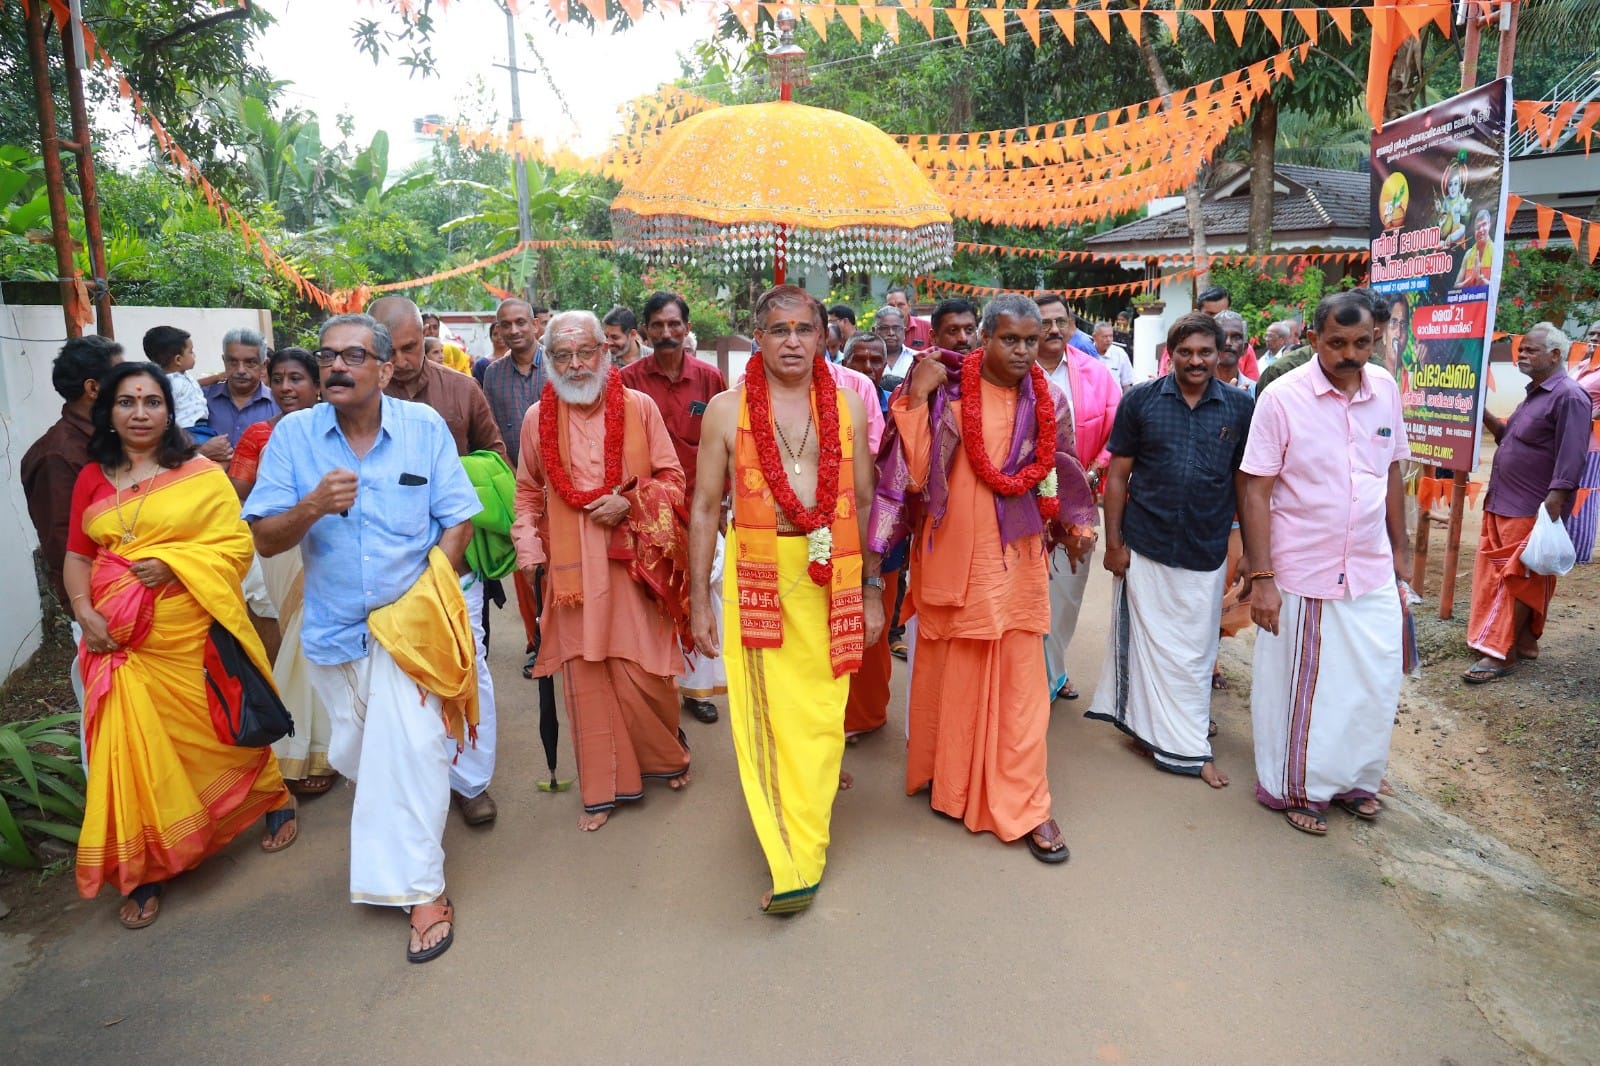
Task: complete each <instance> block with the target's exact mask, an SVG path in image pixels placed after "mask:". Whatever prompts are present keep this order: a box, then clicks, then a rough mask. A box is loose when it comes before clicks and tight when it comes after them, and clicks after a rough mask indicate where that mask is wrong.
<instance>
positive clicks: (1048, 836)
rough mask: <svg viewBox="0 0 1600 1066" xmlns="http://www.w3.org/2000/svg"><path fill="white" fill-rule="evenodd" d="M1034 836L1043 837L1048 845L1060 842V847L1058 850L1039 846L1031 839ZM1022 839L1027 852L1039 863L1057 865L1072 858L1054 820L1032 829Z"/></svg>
mask: <svg viewBox="0 0 1600 1066" xmlns="http://www.w3.org/2000/svg"><path fill="white" fill-rule="evenodd" d="M1035 835H1038V836H1042V837H1044V838H1045V840H1046V841H1047V842H1048V843H1050V844H1055V843H1056V842H1057V841H1060V842H1061V846H1060V847H1059V848H1050V847H1046V846H1044V845H1042V844H1040V843H1039V842H1038V841H1037V840H1035V839H1033V838H1034V836H1035ZM1022 839H1023V840H1026V841H1027V842H1028V851H1029V852H1031V853H1032V855H1033V857H1034V858H1036V859H1038V860H1039V861H1040V862H1047V863H1058V862H1066V861H1067V860H1068V859H1070V858H1072V852H1071V850H1070V849H1069V848H1068V847H1067V844H1066V841H1064V840H1062V839H1061V827H1060V826H1058V825H1056V820H1055V819H1054V818H1052V819H1050V820H1049V821H1048V822H1045V823H1044V824H1043V825H1040V826H1039V827H1038V828H1037V829H1034V830H1033V831H1032V832H1030V833H1029V834H1028V835H1027V836H1025V837H1023V838H1022Z"/></svg>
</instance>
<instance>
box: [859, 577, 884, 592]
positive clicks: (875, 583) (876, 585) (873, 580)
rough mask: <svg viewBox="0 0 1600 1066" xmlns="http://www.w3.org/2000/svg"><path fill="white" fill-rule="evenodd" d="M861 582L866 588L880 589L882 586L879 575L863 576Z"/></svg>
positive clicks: (881, 579)
mask: <svg viewBox="0 0 1600 1066" xmlns="http://www.w3.org/2000/svg"><path fill="white" fill-rule="evenodd" d="M861 583H862V584H863V585H865V586H866V587H867V588H873V589H881V588H883V578H881V577H864V578H862V579H861Z"/></svg>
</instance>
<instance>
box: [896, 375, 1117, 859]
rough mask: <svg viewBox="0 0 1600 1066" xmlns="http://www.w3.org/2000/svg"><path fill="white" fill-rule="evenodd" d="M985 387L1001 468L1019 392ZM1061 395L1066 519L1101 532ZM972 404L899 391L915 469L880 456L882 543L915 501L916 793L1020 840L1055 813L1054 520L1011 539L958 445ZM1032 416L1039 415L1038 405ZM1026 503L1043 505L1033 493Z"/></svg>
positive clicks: (900, 428)
mask: <svg viewBox="0 0 1600 1066" xmlns="http://www.w3.org/2000/svg"><path fill="white" fill-rule="evenodd" d="M955 376H956V375H952V377H955ZM980 392H981V396H980V397H979V402H981V403H982V404H983V430H984V449H985V451H986V452H987V453H988V455H989V458H990V460H991V461H992V462H993V463H994V464H995V465H996V466H997V467H999V468H1000V469H1003V470H1004V469H1010V466H1009V465H1008V457H1009V455H1010V453H1011V451H1012V443H1013V437H1014V433H1015V431H1016V422H1017V418H1018V406H1019V398H1020V390H1019V389H1017V388H1005V387H1001V386H998V385H992V384H990V383H988V382H986V381H985V382H982V383H981V389H980ZM1055 396H1056V409H1057V412H1058V419H1057V422H1058V426H1057V434H1056V436H1057V457H1056V458H1057V476H1058V486H1059V487H1058V491H1059V494H1060V498H1061V522H1063V523H1066V525H1067V527H1068V528H1069V529H1071V530H1073V531H1075V532H1077V533H1079V534H1080V535H1082V534H1083V533H1087V532H1090V531H1092V523H1093V514H1094V502H1093V494H1092V493H1091V491H1090V489H1089V485H1088V480H1087V478H1086V477H1085V475H1084V472H1083V467H1082V465H1081V464H1080V463H1079V461H1078V459H1077V457H1076V452H1075V449H1074V447H1073V430H1072V417H1071V414H1070V408H1069V407H1068V405H1067V403H1066V401H1065V397H1064V396H1062V395H1061V394H1060V393H1059V392H1055ZM934 401H942V402H934ZM968 402H972V398H971V397H966V396H963V397H961V398H959V399H956V398H954V396H953V394H952V392H951V390H950V387H949V386H947V387H946V391H945V393H944V395H943V396H940V395H939V394H936V396H935V397H934V398H933V400H930V403H929V404H927V405H921V406H918V407H916V408H911V407H909V406H908V399H907V397H906V395H904V394H902V395H900V396H898V397H896V399H895V401H894V403H893V404H892V405H891V406H890V414H891V415H892V416H893V421H894V427H895V430H896V432H897V434H898V437H899V442H898V444H899V447H900V449H901V456H902V458H903V464H904V465H903V468H901V469H900V470H899V471H897V470H896V469H895V464H894V463H893V462H892V461H891V462H890V463H889V464H888V465H883V464H882V463H881V462H880V480H879V495H878V500H877V505H876V506H875V507H874V511H873V516H872V522H871V524H870V526H869V530H870V537H871V543H870V547H872V548H873V550H878V548H879V546H880V544H882V543H884V542H886V541H888V540H890V539H891V537H892V535H891V534H889V533H888V530H889V529H890V527H891V526H892V525H893V522H892V521H881V519H883V518H884V513H885V512H886V511H887V512H893V511H894V510H896V508H895V507H894V505H893V504H888V505H886V502H885V501H886V498H892V497H893V496H895V495H897V494H904V496H905V498H906V499H907V500H908V501H910V500H913V499H914V500H915V504H914V505H913V506H911V507H904V506H902V508H901V511H902V513H903V514H905V515H906V516H907V517H906V518H905V519H902V520H901V521H906V520H909V521H910V522H911V523H912V533H913V538H914V539H913V540H912V547H911V562H910V567H911V588H910V591H909V593H908V595H907V599H908V601H910V602H913V603H914V604H915V609H916V614H917V619H918V622H917V625H918V630H917V646H916V652H915V654H916V660H915V661H916V667H915V669H914V670H913V671H912V676H911V699H910V712H909V726H910V729H909V732H910V738H909V743H908V749H907V758H906V792H907V794H908V795H911V794H915V793H916V792H919V791H921V790H922V789H924V788H930V789H931V797H930V800H931V803H932V806H933V808H934V809H935V810H937V811H940V812H941V813H944V814H947V815H950V816H951V817H953V818H959V819H961V820H962V821H963V822H964V823H965V824H966V826H967V828H968V829H971V830H972V831H974V832H983V831H987V832H991V833H994V834H995V835H996V836H998V837H1000V839H1002V840H1006V841H1012V840H1017V839H1020V838H1022V837H1025V836H1027V835H1028V834H1029V833H1032V832H1034V831H1035V830H1037V829H1039V828H1041V827H1042V826H1043V825H1044V823H1046V822H1048V821H1050V818H1051V802H1050V783H1049V779H1048V775H1047V771H1046V745H1045V733H1046V730H1047V728H1048V726H1049V722H1050V694H1049V692H1048V691H1047V683H1046V680H1045V667H1044V642H1043V640H1042V639H1041V638H1042V637H1043V636H1044V634H1046V633H1048V632H1049V630H1050V596H1049V571H1048V562H1047V551H1046V545H1045V542H1044V536H1043V535H1042V523H1035V525H1036V527H1038V528H1041V532H1028V533H1024V534H1022V535H1020V536H1013V538H1012V539H1011V540H1010V542H1009V543H1006V544H1004V545H1003V544H1002V538H1001V527H1000V518H999V515H998V510H997V506H996V497H995V494H994V493H993V492H992V491H991V490H990V489H989V488H988V487H987V486H986V485H984V484H983V482H982V481H980V480H979V479H978V476H977V474H976V473H975V472H974V470H973V468H972V465H971V463H970V462H969V461H968V459H967V457H966V452H965V449H964V447H963V446H962V445H961V443H960V437H959V434H960V426H961V405H962V404H963V403H968ZM1028 403H1029V406H1030V407H1031V406H1032V404H1031V400H1029V401H1028ZM1027 417H1028V419H1029V421H1030V422H1031V420H1032V412H1031V411H1029V412H1028V413H1027ZM1028 436H1029V437H1031V433H1029V434H1028ZM936 450H937V454H938V461H939V463H940V465H941V467H942V470H943V474H944V476H943V478H942V481H943V485H942V486H941V485H930V482H931V481H938V480H941V479H939V478H938V476H937V475H938V472H939V471H937V470H935V468H934V462H935V451H936ZM1029 458H1031V456H1029ZM886 475H887V476H886ZM897 482H899V484H897ZM930 488H932V489H934V493H933V497H934V498H933V499H929V498H928V497H929V496H930V493H929V489H930ZM1021 500H1022V501H1026V502H1025V504H1024V505H1025V506H1028V507H1036V506H1037V505H1036V502H1035V497H1034V495H1033V494H1032V493H1028V494H1027V495H1026V496H1024V497H1022V498H1021ZM1012 513H1013V514H1015V512H1014V511H1013V512H1012ZM1034 513H1035V515H1036V514H1037V512H1036V511H1035V512H1034ZM1052 530H1053V531H1055V532H1058V533H1059V532H1062V530H1060V528H1059V527H1054V526H1053V527H1052Z"/></svg>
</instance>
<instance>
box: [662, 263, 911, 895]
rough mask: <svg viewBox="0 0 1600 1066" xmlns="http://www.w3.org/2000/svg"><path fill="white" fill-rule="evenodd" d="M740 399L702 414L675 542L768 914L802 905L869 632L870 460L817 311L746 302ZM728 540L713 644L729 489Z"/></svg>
mask: <svg viewBox="0 0 1600 1066" xmlns="http://www.w3.org/2000/svg"><path fill="white" fill-rule="evenodd" d="M755 322H756V330H755V335H756V339H757V342H758V343H759V344H760V352H759V353H758V354H757V355H756V356H753V357H752V358H751V360H750V363H749V365H748V367H747V369H746V371H745V379H744V382H743V384H742V385H741V386H739V387H737V388H735V389H732V390H730V391H728V392H724V393H722V394H720V395H718V396H717V397H715V398H714V399H712V401H711V403H710V405H709V406H708V407H707V409H706V413H705V418H704V422H703V427H702V430H701V436H700V457H699V474H698V480H697V481H696V485H695V492H694V507H693V512H692V516H691V521H690V535H689V571H690V581H689V594H690V617H691V620H692V622H691V624H692V627H693V631H694V638H695V643H696V645H697V646H698V647H699V649H700V651H701V652H702V653H703V654H706V655H717V654H719V653H720V652H721V651H722V649H724V648H725V649H726V656H727V660H728V709H729V718H730V719H731V725H732V731H733V743H734V752H735V754H736V755H737V757H738V760H739V777H740V780H741V781H742V782H743V785H744V794H745V802H746V803H747V804H748V805H749V808H750V818H751V820H752V821H753V822H754V823H755V829H756V836H757V837H758V838H759V839H760V841H761V849H762V851H763V852H764V853H765V854H766V857H767V865H768V867H769V868H770V869H771V872H772V888H771V890H770V891H769V892H767V894H766V895H765V896H763V897H762V900H761V909H762V910H764V911H766V912H767V913H769V914H788V913H793V912H795V911H800V910H804V909H805V908H806V907H808V906H810V905H811V901H812V899H813V898H814V897H815V895H816V891H817V885H818V884H819V882H821V880H822V871H823V866H824V865H825V863H826V861H827V849H828V826H829V822H830V820H831V818H832V815H833V798H834V795H835V793H836V792H837V791H838V789H839V788H840V787H849V779H848V778H841V776H840V773H839V764H840V762H841V761H842V760H843V757H844V708H845V700H846V699H847V697H848V696H849V694H850V678H849V675H850V674H851V673H852V672H853V671H855V670H856V669H857V668H859V667H860V665H861V654H862V649H863V648H864V647H865V646H866V645H869V644H872V643H874V642H875V641H876V640H877V639H878V634H879V633H880V632H882V630H883V600H882V596H881V594H880V593H881V585H880V586H879V587H878V588H874V589H873V590H872V594H871V595H868V596H866V597H863V595H862V577H861V575H862V560H861V537H862V535H863V532H864V530H863V528H862V519H863V518H864V517H865V514H866V510H867V508H869V507H870V505H871V502H872V485H873V480H872V455H871V449H870V448H869V447H868V446H867V428H866V427H867V419H866V411H865V409H864V408H863V406H862V403H861V399H860V398H859V397H858V396H856V395H855V394H854V393H853V392H851V391H850V390H848V389H840V388H838V387H837V386H836V385H835V384H834V379H833V376H832V375H831V374H829V373H828V367H827V363H826V362H825V361H824V359H823V357H822V355H821V348H822V338H823V330H824V323H825V315H824V312H823V308H822V304H820V303H819V302H817V300H816V298H815V297H813V296H810V295H809V294H807V293H806V292H805V290H803V289H799V288H796V287H794V286H792V285H780V286H777V287H776V288H773V289H769V290H767V291H766V292H765V293H763V294H762V295H761V298H760V299H758V300H757V301H756V306H755ZM730 474H731V475H732V482H733V526H732V528H731V529H730V530H729V532H728V538H727V550H726V558H727V559H728V560H729V561H730V562H729V563H728V564H727V565H725V566H724V568H723V571H724V576H723V584H722V597H723V608H724V615H723V625H722V632H721V633H718V632H717V626H716V621H715V616H714V614H713V612H712V609H711V602H710V591H709V590H710V584H709V574H710V571H711V563H712V557H713V554H714V553H715V549H716V539H717V525H718V521H719V519H720V515H721V509H722V499H723V496H724V495H725V493H726V490H727V485H728V482H729V476H730Z"/></svg>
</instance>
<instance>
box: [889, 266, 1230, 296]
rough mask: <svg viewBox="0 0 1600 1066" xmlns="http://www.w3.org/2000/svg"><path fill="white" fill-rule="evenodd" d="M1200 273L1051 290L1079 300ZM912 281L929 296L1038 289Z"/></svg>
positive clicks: (1155, 285)
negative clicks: (942, 293)
mask: <svg viewBox="0 0 1600 1066" xmlns="http://www.w3.org/2000/svg"><path fill="white" fill-rule="evenodd" d="M1201 273H1203V270H1202V269H1201V268H1191V269H1189V270H1179V271H1177V272H1176V273H1172V274H1163V275H1162V276H1161V277H1158V278H1142V279H1140V280H1138V281H1124V282H1119V283H1117V284H1114V285H1090V286H1087V287H1084V288H1077V289H1052V290H1050V291H1051V292H1054V293H1057V294H1058V295H1060V296H1061V297H1062V298H1064V299H1067V300H1078V299H1083V298H1085V297H1089V296H1127V295H1130V294H1132V293H1136V292H1142V291H1144V290H1146V289H1151V288H1158V287H1160V286H1162V285H1165V284H1167V283H1168V282H1173V281H1187V280H1189V279H1190V278H1195V277H1199V276H1200V274H1201ZM915 285H916V289H917V291H918V292H922V293H927V294H928V295H929V296H930V297H932V296H933V295H934V294H936V293H941V292H944V293H955V294H956V295H958V296H981V297H985V298H987V297H991V296H999V295H1001V294H1002V293H1021V294H1022V295H1024V296H1032V295H1034V294H1035V293H1037V292H1038V291H1039V289H1038V287H1037V286H1035V287H1032V288H1025V289H1007V288H1001V287H999V286H995V285H969V284H967V283H966V282H961V281H945V280H944V279H942V278H934V277H928V276H925V275H924V276H921V277H918V278H916V279H915Z"/></svg>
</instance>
